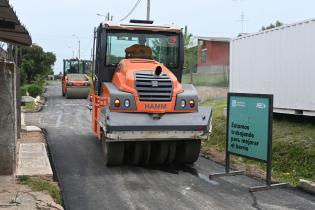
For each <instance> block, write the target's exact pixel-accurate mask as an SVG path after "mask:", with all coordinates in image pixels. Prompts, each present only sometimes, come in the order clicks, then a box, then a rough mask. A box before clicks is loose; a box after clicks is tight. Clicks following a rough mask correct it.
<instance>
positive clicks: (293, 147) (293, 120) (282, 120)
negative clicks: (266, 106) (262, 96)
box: [203, 100, 315, 186]
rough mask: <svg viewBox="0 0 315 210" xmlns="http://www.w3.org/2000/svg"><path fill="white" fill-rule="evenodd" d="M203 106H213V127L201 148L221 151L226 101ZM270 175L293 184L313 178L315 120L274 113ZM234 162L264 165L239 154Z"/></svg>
mask: <svg viewBox="0 0 315 210" xmlns="http://www.w3.org/2000/svg"><path fill="white" fill-rule="evenodd" d="M203 105H210V106H212V107H213V121H212V122H213V130H212V134H211V137H210V139H209V140H208V141H205V142H204V143H203V151H207V150H208V151H209V150H211V149H215V151H218V152H221V153H222V154H223V152H225V138H226V137H225V135H226V130H225V129H226V119H225V117H224V115H223V109H224V108H225V107H226V100H210V101H207V102H205V103H203ZM272 150H273V162H272V164H273V178H274V179H275V180H278V181H283V182H288V183H290V184H291V185H294V186H295V185H297V183H298V181H299V179H308V180H315V119H312V118H302V117H297V116H287V115H278V116H277V115H276V116H275V117H274V120H273V147H272ZM233 161H234V162H238V163H242V164H247V165H252V164H254V165H256V166H257V167H259V168H261V169H265V165H264V164H262V163H258V162H255V161H252V160H247V159H244V158H240V157H233Z"/></svg>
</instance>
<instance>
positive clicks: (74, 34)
mask: <svg viewBox="0 0 315 210" xmlns="http://www.w3.org/2000/svg"><path fill="white" fill-rule="evenodd" d="M72 36H74V37H76V38H77V39H78V43H79V52H78V54H79V59H80V56H81V55H80V54H81V41H80V38H79V37H78V36H77V35H75V34H72Z"/></svg>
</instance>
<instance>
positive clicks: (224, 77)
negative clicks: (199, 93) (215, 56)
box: [182, 66, 229, 87]
mask: <svg viewBox="0 0 315 210" xmlns="http://www.w3.org/2000/svg"><path fill="white" fill-rule="evenodd" d="M182 80H183V83H187V84H193V85H195V86H218V87H228V86H229V66H203V67H197V68H193V69H188V70H186V73H184V74H183V78H182Z"/></svg>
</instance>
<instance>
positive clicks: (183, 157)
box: [175, 140, 201, 164]
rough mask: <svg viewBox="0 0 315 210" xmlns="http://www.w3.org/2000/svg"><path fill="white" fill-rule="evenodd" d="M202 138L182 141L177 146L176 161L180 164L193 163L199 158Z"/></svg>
mask: <svg viewBox="0 0 315 210" xmlns="http://www.w3.org/2000/svg"><path fill="white" fill-rule="evenodd" d="M200 148H201V140H190V141H184V142H182V143H180V144H179V145H178V147H177V151H176V157H175V162H176V163H178V164H192V163H194V162H196V161H197V160H198V158H199V153H200Z"/></svg>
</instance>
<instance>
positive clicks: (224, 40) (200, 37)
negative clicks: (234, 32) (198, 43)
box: [196, 36, 231, 42]
mask: <svg viewBox="0 0 315 210" xmlns="http://www.w3.org/2000/svg"><path fill="white" fill-rule="evenodd" d="M196 39H198V40H203V41H212V42H230V40H231V39H230V38H227V37H205V36H196Z"/></svg>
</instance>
